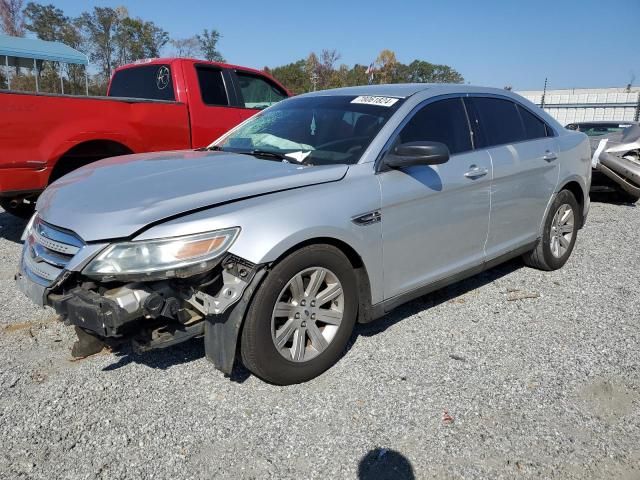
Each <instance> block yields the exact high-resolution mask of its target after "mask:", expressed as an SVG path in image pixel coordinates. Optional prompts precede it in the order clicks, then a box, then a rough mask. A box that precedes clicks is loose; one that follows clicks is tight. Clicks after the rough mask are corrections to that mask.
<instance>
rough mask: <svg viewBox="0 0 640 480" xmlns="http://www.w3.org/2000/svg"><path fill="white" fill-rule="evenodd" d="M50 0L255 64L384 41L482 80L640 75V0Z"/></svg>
mask: <svg viewBox="0 0 640 480" xmlns="http://www.w3.org/2000/svg"><path fill="white" fill-rule="evenodd" d="M48 1H50V2H51V3H53V4H54V5H56V6H57V7H59V8H61V9H62V10H64V11H65V13H66V14H67V15H71V16H75V15H78V14H79V13H80V12H81V11H83V10H87V9H90V8H92V7H93V6H95V5H98V6H117V5H125V6H126V7H127V8H128V9H129V13H130V14H131V15H132V16H139V17H142V18H144V19H146V20H152V21H154V22H156V23H157V24H158V25H160V26H161V27H163V28H164V29H165V30H167V31H168V32H169V33H170V35H171V36H172V37H176V38H182V37H189V36H191V35H193V34H195V33H198V32H200V31H202V30H203V29H204V28H209V29H211V28H215V29H217V30H218V31H220V32H221V33H222V35H223V38H222V40H221V42H220V44H219V46H220V50H221V52H222V54H223V55H224V56H225V57H226V59H227V61H229V62H232V63H236V64H241V65H246V66H251V67H257V68H262V67H264V66H265V65H267V66H277V65H281V64H284V63H289V62H292V61H295V60H298V59H300V58H304V57H306V56H307V55H308V54H309V52H310V51H320V50H322V49H323V48H329V49H333V48H335V49H337V50H338V51H339V52H340V53H341V54H342V58H341V62H344V63H346V64H349V65H352V64H354V63H361V64H369V63H371V62H372V61H373V60H375V58H376V56H377V53H378V52H379V51H380V50H382V49H383V48H388V49H391V50H393V51H395V52H396V55H397V57H398V59H399V60H400V61H402V62H410V61H412V60H413V59H415V58H419V59H424V60H428V61H430V62H434V63H446V64H448V65H451V66H452V67H454V68H455V69H456V70H458V71H459V72H460V73H462V74H463V75H464V77H465V79H466V80H467V81H469V82H471V83H473V84H478V85H489V86H496V87H503V86H505V85H512V86H513V87H514V88H515V89H519V90H523V89H541V88H542V86H543V83H544V78H545V76H546V77H549V87H550V88H569V87H609V86H624V85H626V84H627V83H629V81H630V80H631V78H632V76H633V75H634V74H635V76H636V77H637V79H636V80H635V83H634V84H635V85H640V33H639V32H640V30H639V29H640V24H639V23H638V22H640V0H616V1H615V2H602V1H598V0H535V1H534V0H526V1H524V0H510V1H506V0H505V1H502V0H475V1H474V0H451V1H446V0H439V1H432V0H417V1H401V0H400V1H390V0H387V1H379V0H367V1H362V0H342V1H335V0H298V1H289V0H284V1H271V2H267V1H265V0H244V1H233V0H231V1H229V0H222V1H220V0H218V1H215V0H213V1H211V0H210V1H206V0H178V1H170V0H129V1H126V0H115V1H110V0H99V1H98V0H84V1H78V0H48ZM48 1H47V0H43V1H42V2H41V3H48ZM616 17H617V18H616Z"/></svg>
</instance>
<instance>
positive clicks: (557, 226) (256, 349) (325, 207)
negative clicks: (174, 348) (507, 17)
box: [16, 84, 591, 384]
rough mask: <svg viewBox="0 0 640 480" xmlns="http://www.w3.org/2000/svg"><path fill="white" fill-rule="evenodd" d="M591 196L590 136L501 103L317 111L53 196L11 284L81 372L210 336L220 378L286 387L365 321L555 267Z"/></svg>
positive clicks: (355, 96) (358, 94)
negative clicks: (516, 266)
mask: <svg viewBox="0 0 640 480" xmlns="http://www.w3.org/2000/svg"><path fill="white" fill-rule="evenodd" d="M590 180H591V164H590V149H589V142H588V139H587V137H586V136H585V135H584V134H582V133H579V132H572V131H568V130H565V129H564V128H562V126H561V125H559V124H558V123H557V122H556V121H555V120H554V119H553V118H551V117H550V116H549V115H547V114H546V113H545V112H543V111H542V110H541V109H539V108H537V107H536V106H535V105H533V104H531V103H529V102H528V101H526V100H525V99H523V98H522V97H519V96H518V95H515V94H513V93H511V92H507V91H504V90H496V89H489V88H479V87H470V86H463V85H424V84H411V85H378V86H368V87H353V88H345V89H338V90H330V91H324V92H316V93H312V94H307V95H302V96H299V97H295V98H292V99H289V100H285V101H283V102H281V103H278V104H277V105H275V106H273V107H270V108H268V109H266V110H264V111H262V112H260V113H258V114H257V115H255V116H254V117H252V118H250V119H249V120H247V121H245V122H244V123H243V124H241V125H239V126H238V127H236V128H235V129H233V130H231V131H230V132H229V133H227V134H226V135H224V136H223V137H222V138H220V139H218V140H216V141H215V142H214V143H213V144H212V145H211V146H210V147H209V148H207V149H204V150H202V151H185V152H162V153H152V154H144V155H131V156H123V157H116V158H110V159H107V160H103V161H100V162H97V163H95V164H92V165H89V166H86V167H83V168H81V169H79V170H76V171H74V172H72V173H71V174H69V175H67V176H66V177H63V178H62V179H60V180H59V181H57V182H55V183H54V184H53V185H51V186H50V187H49V188H48V189H47V190H46V191H45V192H44V194H43V195H42V196H41V197H40V200H39V202H38V205H37V213H36V215H35V216H34V218H33V219H32V221H31V222H30V224H29V226H28V227H27V229H26V231H25V235H24V238H25V245H24V251H23V255H22V259H21V262H20V268H19V272H18V274H17V276H16V278H17V282H18V284H19V287H20V288H21V290H22V291H23V292H25V293H26V294H27V295H28V296H29V297H30V298H32V299H33V301H35V302H37V303H39V304H41V305H50V306H52V307H53V308H55V309H56V311H58V312H59V313H60V314H61V316H62V318H64V319H65V320H66V321H67V322H68V323H69V324H71V325H74V326H75V327H76V331H77V333H78V342H76V345H75V346H74V351H73V354H74V355H76V356H85V355H89V354H91V353H94V352H95V351H97V350H99V349H101V348H102V346H103V345H104V344H109V345H112V346H117V345H119V344H122V343H123V342H132V343H133V345H134V347H135V348H136V349H137V350H139V351H145V350H149V349H153V348H162V347H167V346H170V345H174V344H176V343H179V342H182V341H184V340H187V339H189V338H192V337H196V336H204V342H205V347H206V355H207V357H208V358H209V359H211V361H212V362H213V363H214V364H215V366H216V367H217V368H218V369H220V370H222V371H223V372H225V373H227V374H228V373H230V372H231V369H232V367H233V364H234V362H235V361H236V360H238V359H239V360H241V361H242V362H243V363H244V365H246V367H247V368H249V369H250V370H251V371H252V372H254V373H255V374H256V375H258V376H259V377H261V378H263V379H265V380H267V381H269V382H273V383H277V384H291V383H296V382H302V381H306V380H309V379H311V378H313V377H315V376H317V375H319V374H321V373H322V372H323V371H324V370H326V369H327V368H329V367H330V366H331V365H333V364H334V363H335V362H336V361H338V359H339V358H340V356H341V355H342V354H343V352H344V349H345V346H346V344H347V341H348V339H349V337H350V335H351V332H352V329H353V327H354V324H355V323H356V322H370V321H372V320H375V319H376V318H378V317H381V316H383V315H385V314H386V313H387V312H389V311H390V310H391V309H393V308H394V307H396V306H398V305H400V304H401V303H403V302H406V301H408V300H411V299H413V298H415V297H418V296H420V295H424V294H426V293H428V292H430V291H433V290H435V289H438V288H441V287H443V286H445V285H447V284H449V283H452V282H455V281H458V280H460V279H462V278H464V277H468V276H470V275H474V274H477V273H478V272H480V271H482V270H484V269H487V268H490V267H491V266H493V265H496V264H497V263H499V262H502V261H505V260H507V259H509V258H513V257H516V256H522V257H523V258H524V261H525V262H526V263H527V264H528V265H531V266H533V267H536V268H539V269H543V270H553V269H557V268H560V267H562V266H563V265H564V263H565V262H566V261H567V259H568V258H569V256H570V255H571V251H572V249H573V247H574V244H575V242H576V236H577V234H578V230H579V229H580V228H581V227H582V225H583V224H584V222H585V219H586V216H587V212H588V210H589V197H588V191H589V184H590ZM237 352H239V358H238V359H236V353H237Z"/></svg>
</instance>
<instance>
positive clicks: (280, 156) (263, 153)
mask: <svg viewBox="0 0 640 480" xmlns="http://www.w3.org/2000/svg"><path fill="white" fill-rule="evenodd" d="M234 153H240V154H242V155H253V156H254V157H262V158H272V159H275V160H281V161H283V162H287V163H297V164H298V165H307V163H306V162H304V161H301V160H298V159H297V158H294V157H290V156H288V155H287V154H285V153H278V152H274V151H271V150H259V149H258V150H251V151H246V152H234Z"/></svg>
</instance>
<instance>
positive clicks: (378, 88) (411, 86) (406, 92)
mask: <svg viewBox="0 0 640 480" xmlns="http://www.w3.org/2000/svg"><path fill="white" fill-rule="evenodd" d="M427 90H428V91H430V93H433V95H441V94H447V93H463V94H464V93H493V94H498V95H504V96H513V95H512V92H509V91H507V90H504V89H501V88H490V87H477V86H473V85H463V84H459V83H393V84H382V85H362V86H357V87H343V88H333V89H330V90H320V91H317V92H310V93H305V94H303V95H300V96H301V97H302V96H304V97H314V96H329V95H336V96H341V95H355V96H360V95H374V96H386V97H397V98H408V97H410V96H412V95H414V94H416V93H419V92H424V91H427Z"/></svg>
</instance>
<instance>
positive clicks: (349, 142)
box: [316, 135, 369, 153]
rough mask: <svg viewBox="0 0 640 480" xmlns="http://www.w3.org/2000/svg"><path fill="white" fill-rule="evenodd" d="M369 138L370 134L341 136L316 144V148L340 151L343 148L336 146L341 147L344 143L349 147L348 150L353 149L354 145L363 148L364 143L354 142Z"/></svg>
mask: <svg viewBox="0 0 640 480" xmlns="http://www.w3.org/2000/svg"><path fill="white" fill-rule="evenodd" d="M368 139H369V137H368V136H366V135H360V136H357V137H348V138H341V139H340V140H331V141H330V142H327V143H323V144H322V145H316V150H334V151H337V152H340V151H341V150H340V149H339V148H336V147H339V146H342V145H344V146H345V147H348V149H347V150H351V149H352V148H353V147H356V146H359V147H361V148H362V145H353V144H354V143H357V142H359V141H366V140H368ZM343 153H344V152H343Z"/></svg>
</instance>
